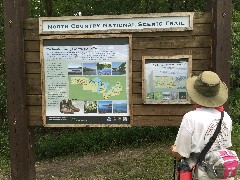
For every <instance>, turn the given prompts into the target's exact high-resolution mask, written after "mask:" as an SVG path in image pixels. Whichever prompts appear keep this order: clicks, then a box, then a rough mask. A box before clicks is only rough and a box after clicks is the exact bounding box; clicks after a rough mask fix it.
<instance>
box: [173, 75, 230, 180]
mask: <svg viewBox="0 0 240 180" xmlns="http://www.w3.org/2000/svg"><path fill="white" fill-rule="evenodd" d="M186 88H187V92H188V94H189V96H190V98H191V99H192V100H193V101H194V102H195V103H196V106H195V108H196V109H195V110H193V111H190V112H188V113H186V114H185V115H184V117H183V119H182V122H181V125H180V128H179V131H178V135H177V137H176V141H175V143H174V145H172V146H171V148H170V151H171V153H172V155H173V156H174V157H176V158H177V159H181V158H186V161H187V162H188V163H189V165H190V166H193V165H194V164H195V162H196V158H197V157H198V155H199V153H200V152H201V151H202V150H203V148H204V147H205V145H206V144H207V143H208V141H209V139H210V137H212V135H213V133H214V131H215V129H216V127H217V124H218V122H219V119H220V118H221V111H224V109H223V106H222V105H223V104H224V103H225V102H226V101H227V99H228V89H227V86H226V85H225V84H224V83H223V82H222V81H221V80H220V78H219V76H218V75H217V74H216V73H214V72H211V71H204V72H203V73H202V74H200V75H199V76H194V77H192V78H188V80H187V82H186ZM231 131H232V120H231V118H230V116H229V115H228V114H227V112H224V118H223V121H222V127H221V132H220V133H219V135H218V137H217V139H216V140H215V142H214V143H213V145H212V146H211V149H210V150H209V151H214V150H218V149H226V148H229V147H230V146H232V142H231ZM197 176H198V177H195V178H198V179H199V180H208V179H211V178H209V177H208V175H207V173H206V171H205V168H204V167H203V166H199V168H198V174H197ZM228 179H234V178H228Z"/></svg>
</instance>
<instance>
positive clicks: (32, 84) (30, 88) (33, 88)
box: [26, 74, 42, 95]
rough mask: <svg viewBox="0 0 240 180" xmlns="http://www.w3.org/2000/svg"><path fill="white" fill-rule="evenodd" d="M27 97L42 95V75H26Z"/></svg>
mask: <svg viewBox="0 0 240 180" xmlns="http://www.w3.org/2000/svg"><path fill="white" fill-rule="evenodd" d="M26 88H27V95H34V94H37V95H39V94H41V93H42V92H41V74H26Z"/></svg>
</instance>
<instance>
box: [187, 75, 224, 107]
mask: <svg viewBox="0 0 240 180" xmlns="http://www.w3.org/2000/svg"><path fill="white" fill-rule="evenodd" d="M196 79H197V76H193V77H191V78H188V79H187V82H186V88H187V92H188V95H189V96H190V98H191V99H192V100H193V101H194V102H195V103H197V104H199V105H201V106H204V107H218V106H222V105H223V104H224V103H225V102H226V101H227V99H228V88H227V86H226V85H225V84H224V83H223V82H221V81H220V89H219V93H218V94H217V95H216V96H214V97H206V96H203V95H201V94H199V93H198V92H197V91H196V90H195V88H194V83H195V81H196Z"/></svg>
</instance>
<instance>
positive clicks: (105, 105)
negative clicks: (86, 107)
mask: <svg viewBox="0 0 240 180" xmlns="http://www.w3.org/2000/svg"><path fill="white" fill-rule="evenodd" d="M98 113H100V114H105V113H112V101H98Z"/></svg>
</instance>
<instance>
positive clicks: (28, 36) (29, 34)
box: [24, 29, 39, 41]
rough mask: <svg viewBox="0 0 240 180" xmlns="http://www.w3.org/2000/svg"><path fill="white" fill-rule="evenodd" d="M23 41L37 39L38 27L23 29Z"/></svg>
mask: <svg viewBox="0 0 240 180" xmlns="http://www.w3.org/2000/svg"><path fill="white" fill-rule="evenodd" d="M24 36H25V41H38V40H39V30H38V29H30V30H29V29H27V30H25V31H24Z"/></svg>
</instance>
